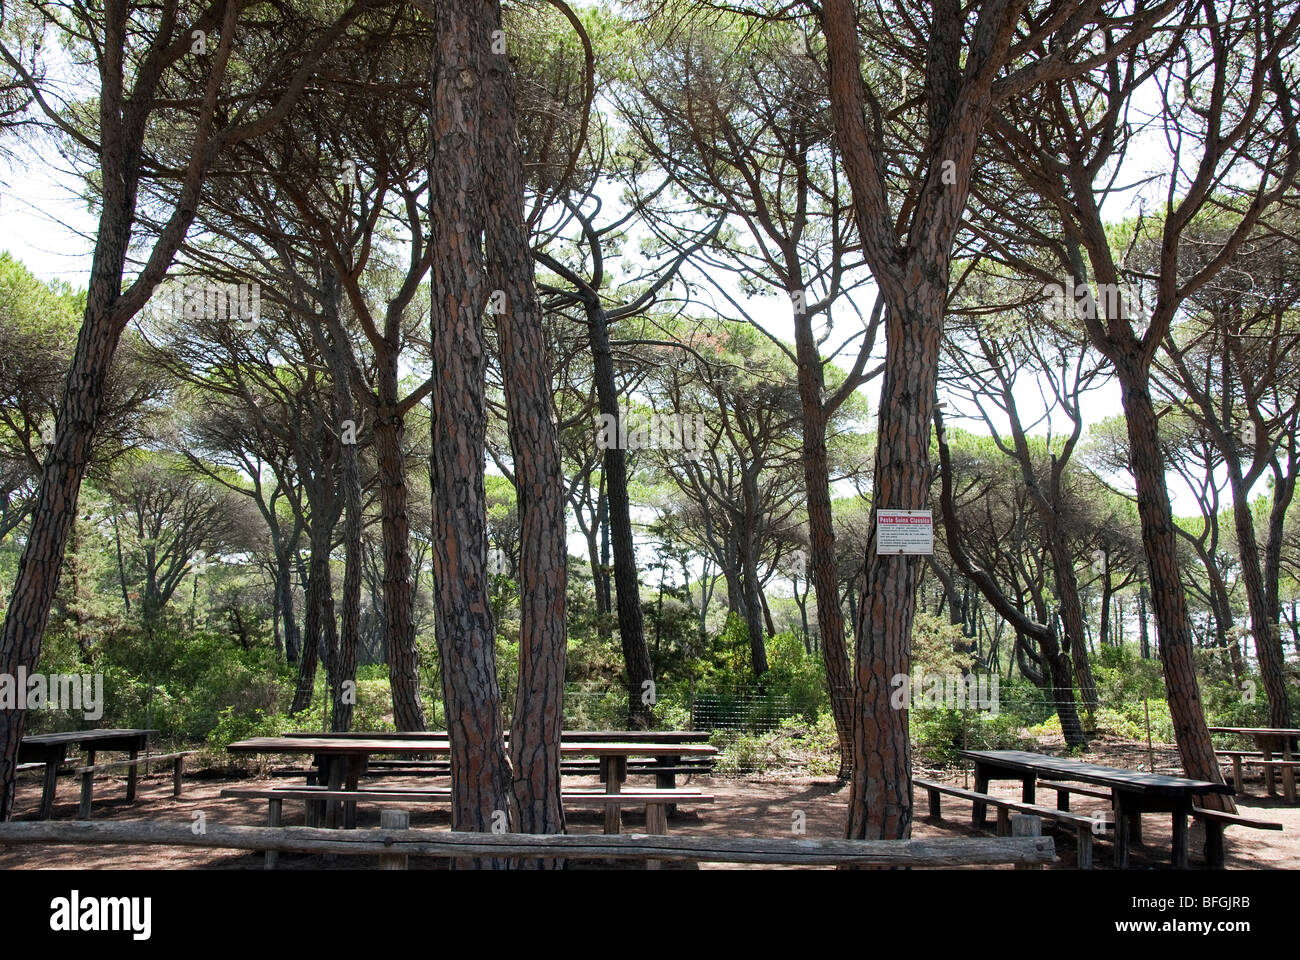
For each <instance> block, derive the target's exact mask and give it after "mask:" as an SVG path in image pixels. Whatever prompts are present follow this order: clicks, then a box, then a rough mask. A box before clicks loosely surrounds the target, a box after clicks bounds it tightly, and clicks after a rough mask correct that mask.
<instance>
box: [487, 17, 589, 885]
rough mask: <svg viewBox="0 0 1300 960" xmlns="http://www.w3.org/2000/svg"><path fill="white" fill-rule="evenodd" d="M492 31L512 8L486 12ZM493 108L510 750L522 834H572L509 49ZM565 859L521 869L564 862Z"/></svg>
mask: <svg viewBox="0 0 1300 960" xmlns="http://www.w3.org/2000/svg"><path fill="white" fill-rule="evenodd" d="M475 9H476V11H477V15H478V16H480V17H482V19H483V20H484V21H485V24H484V29H485V30H486V31H488V32H489V33H490V32H491V31H495V30H499V29H500V27H501V8H500V6H499V4H498V3H497V2H496V0H486V2H483V3H481V4H480V5H478V6H477V7H476V8H475ZM482 104H483V107H484V112H483V128H482V134H483V156H484V159H485V161H486V167H485V170H484V186H485V188H486V189H485V191H484V193H485V197H486V204H487V224H486V231H487V253H488V273H489V277H490V278H491V280H492V282H494V283H495V284H496V289H497V290H499V291H501V292H503V293H504V298H503V302H502V303H501V304H500V306H501V307H502V309H501V310H499V311H496V321H497V340H498V345H499V352H500V357H501V368H502V379H503V381H504V384H505V395H506V411H507V418H508V421H509V432H510V451H511V456H512V459H513V463H514V473H515V489H516V492H517V499H518V505H519V521H520V533H519V538H520V563H519V586H520V638H519V686H518V688H517V690H516V694H515V710H514V714H513V717H512V718H511V722H510V755H511V761H512V765H513V768H514V798H515V804H516V811H517V814H518V821H517V823H516V824H515V829H516V831H517V832H520V833H548V834H556V833H563V832H564V809H563V807H562V806H561V802H560V734H561V731H562V730H563V728H564V670H565V661H566V656H567V645H568V631H567V623H566V621H565V586H566V579H567V564H568V547H567V539H566V534H567V530H566V524H565V504H564V478H563V475H562V473H561V466H560V445H559V437H558V433H557V430H556V426H555V419H554V416H553V412H552V409H551V396H552V384H551V365H550V361H549V356H548V351H547V345H546V337H545V334H544V331H543V328H542V310H541V304H540V303H539V302H538V299H537V288H536V284H535V280H534V273H533V271H534V267H533V256H532V248H531V246H530V244H529V237H528V229H527V226H526V225H525V223H524V212H523V207H524V170H523V160H522V157H521V153H520V148H519V139H518V126H517V122H516V116H515V92H514V83H513V80H512V78H511V75H510V61H509V59H508V57H507V56H506V55H505V53H504V52H502V53H500V54H488V56H487V63H486V71H485V83H484V96H483V100H482ZM560 865H561V863H560V862H558V861H524V862H523V863H522V864H521V866H542V867H557V866H560Z"/></svg>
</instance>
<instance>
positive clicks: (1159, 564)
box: [1115, 347, 1236, 811]
mask: <svg viewBox="0 0 1300 960" xmlns="http://www.w3.org/2000/svg"><path fill="white" fill-rule="evenodd" d="M1139 351H1140V347H1134V348H1132V349H1130V350H1129V351H1127V352H1126V353H1122V354H1120V355H1119V356H1118V357H1117V360H1116V363H1115V373H1116V375H1117V376H1118V377H1119V382H1120V389H1121V392H1122V397H1123V403H1124V414H1125V417H1126V420H1127V423H1128V437H1129V451H1130V454H1129V458H1130V462H1129V466H1130V468H1131V469H1132V471H1133V478H1134V480H1135V482H1136V486H1137V501H1138V516H1139V517H1140V519H1141V523H1142V543H1143V546H1144V548H1145V551H1146V556H1147V567H1148V570H1149V572H1150V574H1151V602H1152V605H1153V606H1154V607H1155V614H1156V640H1157V645H1158V646H1159V648H1160V660H1161V662H1162V664H1163V665H1164V673H1165V689H1166V691H1167V692H1168V698H1169V712H1170V714H1172V716H1173V721H1174V736H1175V739H1176V740H1177V742H1178V752H1179V755H1180V756H1181V758H1182V762H1183V770H1184V771H1185V772H1186V773H1187V776H1189V777H1192V778H1194V779H1197V780H1209V781H1211V782H1214V783H1222V782H1223V777H1222V775H1221V774H1220V772H1219V764H1218V762H1217V760H1216V758H1215V756H1214V744H1213V743H1212V742H1211V740H1210V732H1209V730H1208V729H1207V728H1206V723H1205V709H1204V705H1203V704H1202V701H1201V689H1200V685H1199V683H1198V682H1197V679H1196V662H1195V658H1194V656H1193V649H1192V627H1191V621H1190V619H1189V618H1188V613H1187V597H1186V595H1185V594H1184V592H1183V584H1182V581H1181V580H1180V579H1179V575H1178V542H1177V534H1176V533H1175V531H1174V523H1173V509H1172V507H1171V506H1170V503H1169V490H1168V488H1167V487H1166V485H1165V461H1164V457H1163V455H1162V453H1161V450H1160V438H1159V425H1158V421H1157V420H1156V412H1155V408H1154V406H1152V403H1151V393H1150V389H1149V387H1148V371H1147V369H1146V367H1145V366H1144V365H1143V363H1142V360H1141V357H1140V354H1139ZM1201 802H1202V803H1203V804H1204V805H1206V806H1213V807H1215V808H1217V809H1225V810H1229V811H1235V809H1236V807H1235V805H1234V804H1233V802H1232V800H1231V799H1230V798H1227V797H1221V796H1219V795H1213V794H1212V795H1207V796H1205V797H1203V798H1202V800H1201Z"/></svg>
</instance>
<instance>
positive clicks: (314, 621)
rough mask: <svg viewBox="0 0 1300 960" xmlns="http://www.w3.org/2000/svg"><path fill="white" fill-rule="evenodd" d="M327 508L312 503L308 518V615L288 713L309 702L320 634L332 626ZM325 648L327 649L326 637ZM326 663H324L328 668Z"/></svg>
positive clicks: (309, 704)
mask: <svg viewBox="0 0 1300 960" xmlns="http://www.w3.org/2000/svg"><path fill="white" fill-rule="evenodd" d="M328 516H329V510H328V509H326V508H324V506H322V507H321V508H320V509H319V511H318V510H317V509H316V507H315V505H313V509H312V521H311V531H310V540H311V561H310V563H309V566H308V570H307V597H306V600H307V617H306V624H305V630H304V632H303V641H302V657H301V658H300V659H299V661H298V685H297V687H296V688H295V689H294V694H293V704H292V705H291V706H290V707H289V713H290V714H296V713H302V712H303V711H304V710H306V709H308V708H309V707H310V706H311V699H312V694H313V692H314V691H315V687H316V665H317V663H318V662H319V658H320V648H321V638H322V636H324V635H325V633H326V624H328V625H329V631H330V632H331V633H332V632H333V629H334V584H333V578H332V576H331V575H330V541H331V540H332V539H333V530H332V526H333V525H332V523H331V522H330V520H329V519H328ZM325 648H326V650H327V651H328V650H329V643H328V641H327V642H326V644H325ZM328 669H329V665H328V664H327V671H328Z"/></svg>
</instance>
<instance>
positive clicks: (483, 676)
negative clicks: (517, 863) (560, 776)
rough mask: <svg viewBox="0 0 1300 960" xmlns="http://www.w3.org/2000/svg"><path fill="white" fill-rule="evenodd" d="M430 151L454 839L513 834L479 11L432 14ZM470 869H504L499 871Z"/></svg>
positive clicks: (435, 457)
mask: <svg viewBox="0 0 1300 960" xmlns="http://www.w3.org/2000/svg"><path fill="white" fill-rule="evenodd" d="M433 9H434V12H433V20H434V29H435V36H436V38H437V39H436V41H435V43H434V47H433V51H432V64H431V68H430V69H431V84H430V87H431V91H432V101H433V102H432V109H431V111H430V120H429V125H430V130H429V140H430V144H431V153H430V158H429V208H430V209H431V210H436V211H438V215H437V216H435V217H433V218H432V230H431V234H430V238H429V239H430V249H431V250H432V251H433V256H432V264H431V282H430V291H431V309H430V321H429V325H430V339H431V342H432V361H433V379H434V389H433V393H432V397H431V399H432V407H433V420H432V430H431V433H432V444H431V446H432V452H431V456H430V480H431V483H432V487H433V544H432V550H431V554H432V559H433V574H434V584H435V589H434V596H435V600H436V602H435V614H434V621H435V623H434V626H435V630H436V632H437V639H438V651H439V659H440V666H441V670H442V687H443V698H444V703H445V709H446V715H447V732H448V736H449V738H450V741H451V774H452V806H451V826H452V829H453V830H468V831H472V832H478V833H486V832H490V831H491V830H492V828H493V826H494V824H496V825H497V826H498V829H499V828H500V825H501V824H502V823H503V822H504V823H505V824H506V825H508V821H509V810H510V799H511V795H512V790H511V772H510V761H509V759H508V758H507V756H506V751H505V741H504V736H503V731H502V720H501V690H500V687H499V685H498V680H497V665H496V628H495V624H494V623H493V618H492V603H491V597H490V594H489V589H488V579H489V578H488V572H487V525H486V517H487V497H486V495H485V493H484V480H483V475H484V471H483V451H484V449H485V439H486V426H487V416H486V399H485V389H486V387H485V372H486V363H487V343H486V341H485V339H484V335H483V317H482V314H483V309H484V307H485V305H486V303H487V300H488V290H487V288H486V283H485V279H486V278H485V276H484V272H483V263H482V252H481V244H482V237H483V225H484V205H483V191H482V186H483V184H482V179H483V178H482V170H483V167H484V160H483V158H482V151H483V144H482V141H481V137H480V126H481V124H480V117H481V115H482V104H481V101H482V98H483V90H482V84H483V79H484V73H485V70H484V64H483V58H484V57H487V56H491V55H492V54H489V53H488V50H489V46H490V43H491V38H490V36H489V34H488V31H487V26H486V22H485V18H484V17H483V16H481V15H478V12H477V7H476V4H475V3H474V2H473V0H448V2H445V3H439V4H436V5H434V8H433ZM463 865H465V866H475V867H479V866H491V867H496V868H501V869H505V868H508V867H509V864H508V862H506V861H502V860H495V861H493V860H473V861H467V862H465V863H464V864H463Z"/></svg>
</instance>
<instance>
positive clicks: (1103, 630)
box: [1097, 569, 1115, 647]
mask: <svg viewBox="0 0 1300 960" xmlns="http://www.w3.org/2000/svg"><path fill="white" fill-rule="evenodd" d="M1114 592H1115V588H1114V587H1112V586H1111V580H1110V570H1109V569H1107V570H1106V572H1105V573H1104V574H1103V575H1102V580H1101V622H1100V624H1099V625H1098V627H1097V637H1098V638H1099V640H1100V642H1101V645H1102V646H1103V647H1105V646H1108V645H1110V643H1111V639H1110V598H1111V594H1113V593H1114Z"/></svg>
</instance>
